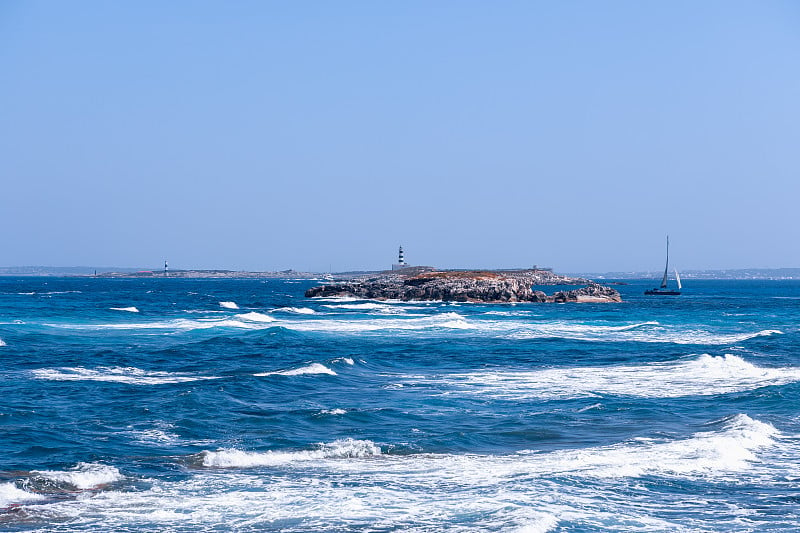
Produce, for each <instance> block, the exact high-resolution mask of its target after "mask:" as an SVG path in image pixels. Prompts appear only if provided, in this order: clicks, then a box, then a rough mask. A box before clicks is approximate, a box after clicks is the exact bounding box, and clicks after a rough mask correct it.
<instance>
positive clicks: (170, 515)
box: [0, 277, 800, 532]
mask: <svg viewBox="0 0 800 533" xmlns="http://www.w3.org/2000/svg"><path fill="white" fill-rule="evenodd" d="M319 283H320V281H314V280H293V279H279V280H278V279H269V280H258V279H247V280H244V279H243V280H237V279H169V278H167V279H162V278H157V279H145V278H125V279H110V278H101V277H98V278H92V277H85V278H83V277H72V278H57V277H28V278H23V277H5V278H0V362H1V363H2V364H0V378H2V379H0V530H2V531H174V532H183V531H187V532H188V531H280V532H310V531H315V532H316V531H336V532H348V531H352V532H355V531H369V532H383V531H414V532H422V531H425V532H429V531H503V532H505V531H510V532H546V531H568V532H608V531H797V530H800V411H799V410H798V408H799V407H800V402H799V401H798V400H800V281H790V280H787V281H754V280H752V281H713V280H702V281H700V280H697V281H695V280H684V285H685V287H684V292H683V295H681V296H679V297H652V296H651V297H647V296H644V295H643V292H644V290H645V289H647V288H651V287H652V286H653V285H654V283H655V280H639V281H630V282H628V284H625V285H618V286H616V288H617V289H618V290H619V291H620V292H621V294H622V297H623V299H624V301H623V302H622V303H607V304H588V303H587V304H575V303H567V304H536V303H525V304H522V303H521V304H474V303H448V302H393V301H366V300H355V299H308V298H305V297H304V294H303V293H304V291H305V290H306V289H307V288H309V287H311V286H313V285H316V284H319Z"/></svg>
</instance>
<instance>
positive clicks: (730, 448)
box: [521, 414, 780, 477]
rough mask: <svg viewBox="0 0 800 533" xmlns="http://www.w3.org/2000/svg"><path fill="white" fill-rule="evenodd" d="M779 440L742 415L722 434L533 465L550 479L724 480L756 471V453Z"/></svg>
mask: <svg viewBox="0 0 800 533" xmlns="http://www.w3.org/2000/svg"><path fill="white" fill-rule="evenodd" d="M779 436H780V433H779V432H778V430H776V429H775V428H774V427H773V426H771V425H770V424H766V423H764V422H760V421H758V420H754V419H752V418H750V417H749V416H747V415H745V414H738V415H735V416H734V417H732V418H731V419H730V420H729V421H728V422H727V423H726V424H725V426H724V427H723V428H722V430H721V431H707V432H700V433H696V434H694V435H693V436H692V437H690V438H687V439H678V440H671V441H665V442H653V441H650V440H639V441H635V442H629V443H624V444H618V445H612V446H604V447H599V448H589V449H584V450H576V451H558V452H552V453H549V454H546V455H544V456H541V455H533V456H532V457H534V458H536V459H534V461H533V463H542V464H541V465H537V466H539V468H540V469H541V471H542V473H546V474H547V475H553V474H556V475H558V474H565V475H583V476H592V477H638V476H642V475H648V474H650V475H653V474H655V475H669V476H682V477H697V476H700V477H703V476H714V477H718V476H719V475H720V474H722V473H736V472H741V471H743V470H747V469H748V468H750V466H751V464H752V463H753V462H756V461H757V460H758V458H757V457H756V455H755V452H756V451H758V450H761V449H764V448H767V447H769V446H772V445H774V444H775V443H776V438H778V437H779ZM521 453H526V452H525V451H523V452H521ZM533 453H535V452H533ZM540 458H543V460H542V459H540Z"/></svg>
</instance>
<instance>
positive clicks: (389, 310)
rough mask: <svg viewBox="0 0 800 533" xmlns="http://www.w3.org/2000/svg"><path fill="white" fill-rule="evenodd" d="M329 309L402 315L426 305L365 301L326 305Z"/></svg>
mask: <svg viewBox="0 0 800 533" xmlns="http://www.w3.org/2000/svg"><path fill="white" fill-rule="evenodd" d="M324 307H327V308H328V309H334V310H338V309H343V310H347V311H365V312H374V313H378V314H382V315H402V314H405V313H406V311H407V310H409V309H426V308H425V307H414V306H398V305H391V304H385V303H378V302H364V303H358V304H337V305H331V304H328V305H325V306H324Z"/></svg>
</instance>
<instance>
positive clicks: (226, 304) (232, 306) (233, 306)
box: [219, 302, 239, 309]
mask: <svg viewBox="0 0 800 533" xmlns="http://www.w3.org/2000/svg"><path fill="white" fill-rule="evenodd" d="M219 306H220V307H223V308H225V309H239V306H238V305H236V302H220V303H219Z"/></svg>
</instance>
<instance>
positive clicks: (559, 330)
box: [493, 321, 782, 345]
mask: <svg viewBox="0 0 800 533" xmlns="http://www.w3.org/2000/svg"><path fill="white" fill-rule="evenodd" d="M493 326H494V328H496V330H497V331H498V332H501V331H503V330H505V331H506V332H508V336H509V337H511V338H516V339H536V338H564V339H574V340H586V341H613V342H666V343H673V344H705V345H729V344H734V343H737V342H742V341H745V340H748V339H753V338H756V337H765V336H770V335H780V334H782V332H781V331H779V330H776V329H765V330H761V331H756V332H745V333H715V332H711V331H707V330H704V329H698V328H692V327H686V326H664V325H662V324H660V323H659V322H655V321H647V322H639V323H636V324H625V325H604V324H583V323H574V322H565V321H555V322H535V323H525V322H518V321H506V322H495V323H494V324H493Z"/></svg>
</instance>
